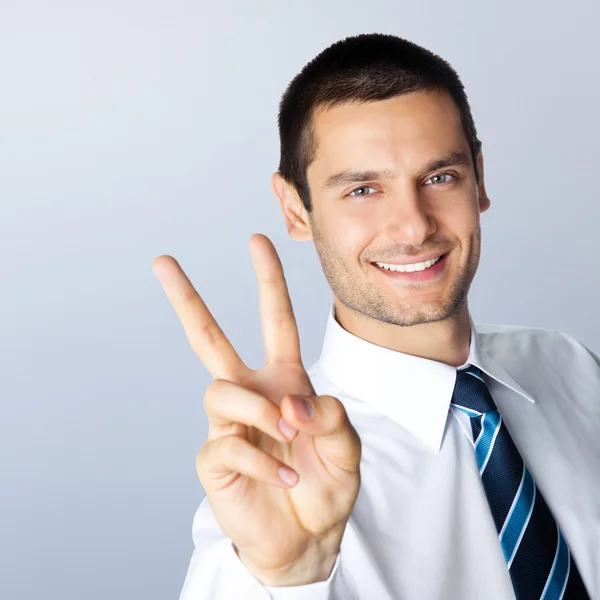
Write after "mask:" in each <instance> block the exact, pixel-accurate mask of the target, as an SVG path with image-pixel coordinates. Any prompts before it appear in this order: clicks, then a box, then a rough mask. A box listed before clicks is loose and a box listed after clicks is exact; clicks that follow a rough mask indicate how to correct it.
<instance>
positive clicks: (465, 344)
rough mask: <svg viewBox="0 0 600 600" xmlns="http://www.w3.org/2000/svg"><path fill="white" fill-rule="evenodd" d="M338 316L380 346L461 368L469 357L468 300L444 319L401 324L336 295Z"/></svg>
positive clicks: (353, 331) (351, 329) (344, 324)
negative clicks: (359, 309)
mask: <svg viewBox="0 0 600 600" xmlns="http://www.w3.org/2000/svg"><path fill="white" fill-rule="evenodd" d="M334 307H335V319H336V321H337V322H338V323H339V324H340V325H341V326H342V327H343V328H344V329H345V330H346V331H348V332H350V333H351V334H353V335H355V336H357V337H359V338H361V339H363V340H366V341H367V342H370V343H372V344H375V345H377V346H382V347H383V348H389V349H390V350H395V351H397V352H403V353H404V354H410V355H412V356H419V357H421V358H428V359H429V360H435V361H437V362H441V363H444V364H447V365H451V366H453V367H459V366H461V365H462V364H464V363H465V361H466V360H467V359H468V358H469V348H470V343H471V325H470V323H469V308H468V302H467V301H465V303H464V306H463V308H462V309H461V311H460V312H459V313H458V314H456V315H454V316H452V317H450V318H448V319H445V320H443V321H436V322H433V323H421V324H419V325H411V326H407V327H401V326H398V325H392V324H389V323H384V322H382V321H377V320H375V319H371V318H370V317H367V316H365V315H363V314H361V313H358V312H356V311H354V310H352V309H350V308H348V307H347V306H345V305H344V304H342V303H341V302H339V301H338V299H337V298H335V297H334Z"/></svg>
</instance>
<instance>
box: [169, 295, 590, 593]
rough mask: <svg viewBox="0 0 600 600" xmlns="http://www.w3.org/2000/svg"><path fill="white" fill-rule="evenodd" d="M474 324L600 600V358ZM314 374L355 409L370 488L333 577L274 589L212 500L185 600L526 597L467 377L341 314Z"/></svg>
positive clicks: (498, 387)
mask: <svg viewBox="0 0 600 600" xmlns="http://www.w3.org/2000/svg"><path fill="white" fill-rule="evenodd" d="M470 322H471V344H470V354H469V358H468V360H467V362H466V363H465V365H466V364H473V365H475V366H477V367H479V368H480V369H481V371H483V373H484V378H485V380H486V383H487V384H488V387H489V390H490V393H491V395H492V397H493V398H494V401H495V403H496V405H497V408H498V410H499V412H500V413H501V415H502V418H503V419H504V422H505V423H506V426H507V428H508V430H509V432H510V434H511V437H512V438H513V440H514V442H515V444H516V446H517V448H518V449H519V451H520V453H521V456H522V457H523V460H524V461H525V464H526V465H527V467H528V468H529V470H530V472H531V473H532V475H533V478H534V480H535V483H536V485H537V486H538V488H539V490H540V491H541V492H542V494H543V496H544V498H545V499H546V502H547V504H548V506H549V507H550V510H551V511H552V513H553V515H554V517H555V519H556V521H557V523H558V525H559V526H560V528H561V531H562V532H563V534H564V536H565V539H566V540H567V543H568V544H569V547H570V550H571V554H572V556H574V558H575V560H576V562H577V566H578V568H579V572H580V574H581V578H582V579H583V582H584V584H585V586H586V588H587V590H588V592H589V594H590V598H591V599H592V600H600V360H599V359H598V357H597V356H595V355H594V354H593V353H592V352H591V351H590V350H588V349H587V348H585V346H583V345H582V344H580V343H579V342H577V341H576V340H575V339H574V338H572V337H571V336H569V335H567V334H565V333H560V332H557V331H552V330H546V329H539V328H533V327H521V326H507V325H483V324H475V323H474V321H473V319H472V318H470ZM473 333H475V335H473ZM465 365H462V366H465ZM459 368H460V367H459ZM308 374H309V376H310V379H311V381H312V384H313V386H314V388H315V391H316V393H317V394H318V395H321V394H328V395H331V396H335V397H336V398H338V399H339V400H340V401H341V402H342V403H343V404H344V406H345V408H346V411H347V413H348V416H349V418H350V421H351V423H352V424H353V426H354V427H355V429H356V430H357V432H358V434H359V436H360V438H361V441H362V457H361V465H360V470H361V487H360V491H359V493H358V498H357V500H356V504H355V505H354V508H353V510H352V514H351V516H350V520H349V522H348V524H347V526H346V529H345V532H344V536H343V538H342V543H341V548H340V552H339V554H338V556H337V559H336V562H335V564H334V566H333V569H332V571H331V574H330V576H329V579H328V580H327V581H323V582H318V583H313V584H309V585H302V586H292V587H273V586H263V585H262V584H261V583H260V582H259V581H258V580H256V579H255V578H254V577H253V576H252V575H251V574H250V572H249V571H248V570H247V569H246V568H245V567H244V565H243V563H242V562H241V561H240V560H239V558H238V556H237V554H236V553H235V551H234V549H233V547H232V545H231V540H230V539H229V538H227V537H226V536H225V535H224V534H223V533H222V531H221V529H220V528H219V525H218V524H217V522H216V521H215V519H214V516H213V513H212V509H211V506H210V503H209V502H208V500H207V499H206V498H205V499H204V501H203V502H202V503H201V504H200V507H199V508H198V510H197V512H196V515H195V517H194V523H193V539H194V544H195V549H194V552H193V554H192V557H191V561H190V564H189V568H188V572H187V576H186V579H185V582H184V585H183V589H182V591H181V596H180V600H234V599H236V600H237V599H240V600H242V599H243V600H269V599H273V600H353V599H360V600H362V599H368V600H482V599H485V600H514V598H515V595H514V591H513V587H512V583H511V579H510V575H509V573H508V569H507V566H506V561H505V559H504V555H503V553H502V549H501V546H500V542H499V540H498V533H497V531H496V528H495V526H494V521H493V519H492V515H491V512H490V508H489V505H488V501H487V498H486V495H485V491H484V489H483V487H482V483H481V477H480V475H479V471H478V468H477V464H476V460H475V455H474V450H473V445H472V439H473V438H472V433H471V427H470V422H469V419H468V417H467V416H466V415H465V414H464V413H462V412H461V411H460V410H457V409H455V408H454V407H450V400H451V398H452V392H453V390H454V383H455V380H456V368H455V367H452V366H449V365H446V364H443V363H440V362H436V361H432V360H428V359H425V358H418V357H414V356H411V355H408V354H403V353H400V352H396V351H394V350H389V349H386V348H383V347H381V346H376V345H374V344H371V343H369V342H367V341H365V340H362V339H360V338H358V337H356V336H354V335H352V334H351V333H349V332H348V331H346V330H345V329H343V328H342V327H341V326H340V324H339V323H338V322H337V320H336V319H335V309H334V307H333V306H332V307H331V309H330V312H329V316H328V320H327V327H326V333H325V339H324V343H323V349H322V353H321V357H320V358H319V360H318V361H317V362H316V363H315V364H314V365H313V366H312V367H311V368H310V369H308ZM449 409H450V410H449ZM300 477H302V475H300Z"/></svg>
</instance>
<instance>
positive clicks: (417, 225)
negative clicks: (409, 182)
mask: <svg viewBox="0 0 600 600" xmlns="http://www.w3.org/2000/svg"><path fill="white" fill-rule="evenodd" d="M384 210H385V222H386V226H387V233H388V235H389V236H390V238H391V239H393V240H394V241H396V242H400V243H402V244H407V245H412V246H419V245H421V244H423V243H424V242H426V241H427V239H428V238H429V237H430V236H431V235H432V234H433V233H435V231H436V229H437V224H436V221H435V219H434V218H433V216H432V215H431V214H429V210H428V207H427V206H426V205H425V203H424V201H423V198H422V197H421V196H420V195H419V193H418V191H417V190H415V189H411V190H403V191H402V192H399V193H396V194H394V195H393V196H390V197H389V202H387V203H386V206H385V209H384Z"/></svg>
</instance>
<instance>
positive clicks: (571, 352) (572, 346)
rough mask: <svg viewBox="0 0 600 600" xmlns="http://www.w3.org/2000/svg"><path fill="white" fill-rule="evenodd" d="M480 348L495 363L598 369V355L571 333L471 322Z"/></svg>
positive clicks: (522, 326)
mask: <svg viewBox="0 0 600 600" xmlns="http://www.w3.org/2000/svg"><path fill="white" fill-rule="evenodd" d="M475 328H476V330H477V338H478V341H479V344H480V346H481V348H482V349H483V350H484V351H485V352H486V353H487V354H488V355H489V356H490V357H491V358H493V359H494V360H495V361H497V362H498V363H499V364H502V365H506V366H511V365H514V366H518V365H521V366H523V365H524V364H527V363H528V364H529V365H531V363H532V361H537V362H540V363H542V364H543V365H545V366H547V367H550V366H552V365H554V366H555V367H556V366H559V365H560V366H561V368H564V367H569V366H577V370H581V369H584V370H585V369H588V370H589V369H591V370H595V371H596V370H598V369H600V358H598V356H597V355H596V354H594V352H592V350H590V349H589V348H587V347H586V346H584V345H583V344H582V343H581V342H579V341H578V340H577V339H575V338H574V337H573V336H572V335H570V334H568V333H565V332H563V331H558V330H555V329H545V328H542V327H531V326H528V325H499V324H489V323H477V322H475Z"/></svg>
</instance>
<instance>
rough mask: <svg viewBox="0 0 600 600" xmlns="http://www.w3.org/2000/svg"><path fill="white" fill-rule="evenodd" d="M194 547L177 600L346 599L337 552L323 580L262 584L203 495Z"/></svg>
mask: <svg viewBox="0 0 600 600" xmlns="http://www.w3.org/2000/svg"><path fill="white" fill-rule="evenodd" d="M193 540H194V550H193V553H192V557H191V560H190V563H189V566H188V570H187V574H186V577H185V581H184V584H183V588H182V590H181V595H180V596H179V600H234V599H236V600H237V599H239V598H244V600H349V599H350V598H354V597H355V596H354V594H349V593H348V591H349V590H346V586H345V585H344V582H343V581H342V580H341V578H340V571H341V567H342V565H341V552H339V553H338V555H337V557H336V560H335V563H334V565H333V568H332V570H331V573H330V575H329V578H328V579H327V581H319V582H317V583H311V584H307V585H300V586H287V587H276V586H265V585H263V584H262V583H260V582H259V581H258V580H257V579H256V578H255V577H254V576H253V575H252V574H251V573H250V571H249V570H248V569H247V568H246V567H245V566H244V564H243V563H242V561H241V560H240V559H239V557H238V555H237V554H236V552H235V550H234V548H233V545H232V541H231V540H230V539H229V538H228V537H227V536H226V535H225V534H224V533H223V532H222V531H221V529H220V527H219V525H218V523H217V522H216V520H215V519H214V516H213V512H212V510H211V507H210V503H209V502H208V499H207V498H204V500H203V501H202V503H201V504H200V506H199V508H198V510H197V511H196V514H195V516H194V525H193Z"/></svg>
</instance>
